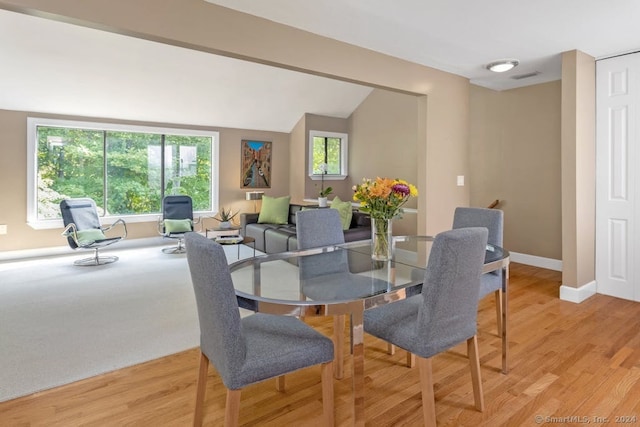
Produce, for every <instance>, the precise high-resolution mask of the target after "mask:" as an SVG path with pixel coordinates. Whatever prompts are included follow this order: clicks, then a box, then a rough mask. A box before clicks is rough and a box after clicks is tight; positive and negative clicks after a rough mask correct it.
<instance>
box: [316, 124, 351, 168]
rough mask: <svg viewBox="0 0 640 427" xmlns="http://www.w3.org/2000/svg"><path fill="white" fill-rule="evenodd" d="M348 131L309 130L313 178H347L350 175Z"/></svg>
mask: <svg viewBox="0 0 640 427" xmlns="http://www.w3.org/2000/svg"><path fill="white" fill-rule="evenodd" d="M347 143H348V136H347V134H346V133H335V132H322V131H315V130H312V131H310V132H309V176H310V177H311V179H321V178H322V175H323V174H324V179H345V178H346V177H347V175H348V170H347V152H348V147H347Z"/></svg>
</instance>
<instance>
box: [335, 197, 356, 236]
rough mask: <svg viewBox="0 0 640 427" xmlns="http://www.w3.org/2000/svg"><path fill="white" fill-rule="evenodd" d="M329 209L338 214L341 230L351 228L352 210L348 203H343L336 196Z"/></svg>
mask: <svg viewBox="0 0 640 427" xmlns="http://www.w3.org/2000/svg"><path fill="white" fill-rule="evenodd" d="M331 209H336V210H337V211H338V213H339V214H340V221H341V222H342V229H343V230H348V229H349V227H351V217H352V216H353V208H352V207H351V203H350V202H343V201H342V200H340V198H339V197H338V196H336V197H335V198H334V199H333V202H331Z"/></svg>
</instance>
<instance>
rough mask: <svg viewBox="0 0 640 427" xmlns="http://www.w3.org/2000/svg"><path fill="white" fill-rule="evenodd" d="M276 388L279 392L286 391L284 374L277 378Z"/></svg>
mask: <svg viewBox="0 0 640 427" xmlns="http://www.w3.org/2000/svg"><path fill="white" fill-rule="evenodd" d="M276 390H278V391H279V392H283V391H284V375H280V376H279V377H277V378H276Z"/></svg>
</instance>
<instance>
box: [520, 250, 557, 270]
mask: <svg viewBox="0 0 640 427" xmlns="http://www.w3.org/2000/svg"><path fill="white" fill-rule="evenodd" d="M510 255H511V256H510V259H511V261H513V262H517V263H520V264H526V265H532V266H534V267H540V268H546V269H548V270H554V271H562V260H559V259H553V258H544V257H541V256H536V255H527V254H520V253H518V252H510Z"/></svg>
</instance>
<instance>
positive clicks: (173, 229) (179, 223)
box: [164, 219, 191, 233]
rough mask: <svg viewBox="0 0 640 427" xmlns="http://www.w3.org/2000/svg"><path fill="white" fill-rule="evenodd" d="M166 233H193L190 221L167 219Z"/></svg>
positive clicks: (165, 221) (165, 222)
mask: <svg viewBox="0 0 640 427" xmlns="http://www.w3.org/2000/svg"><path fill="white" fill-rule="evenodd" d="M164 231H165V232H166V233H186V232H187V231H191V220H190V219H165V220H164Z"/></svg>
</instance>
